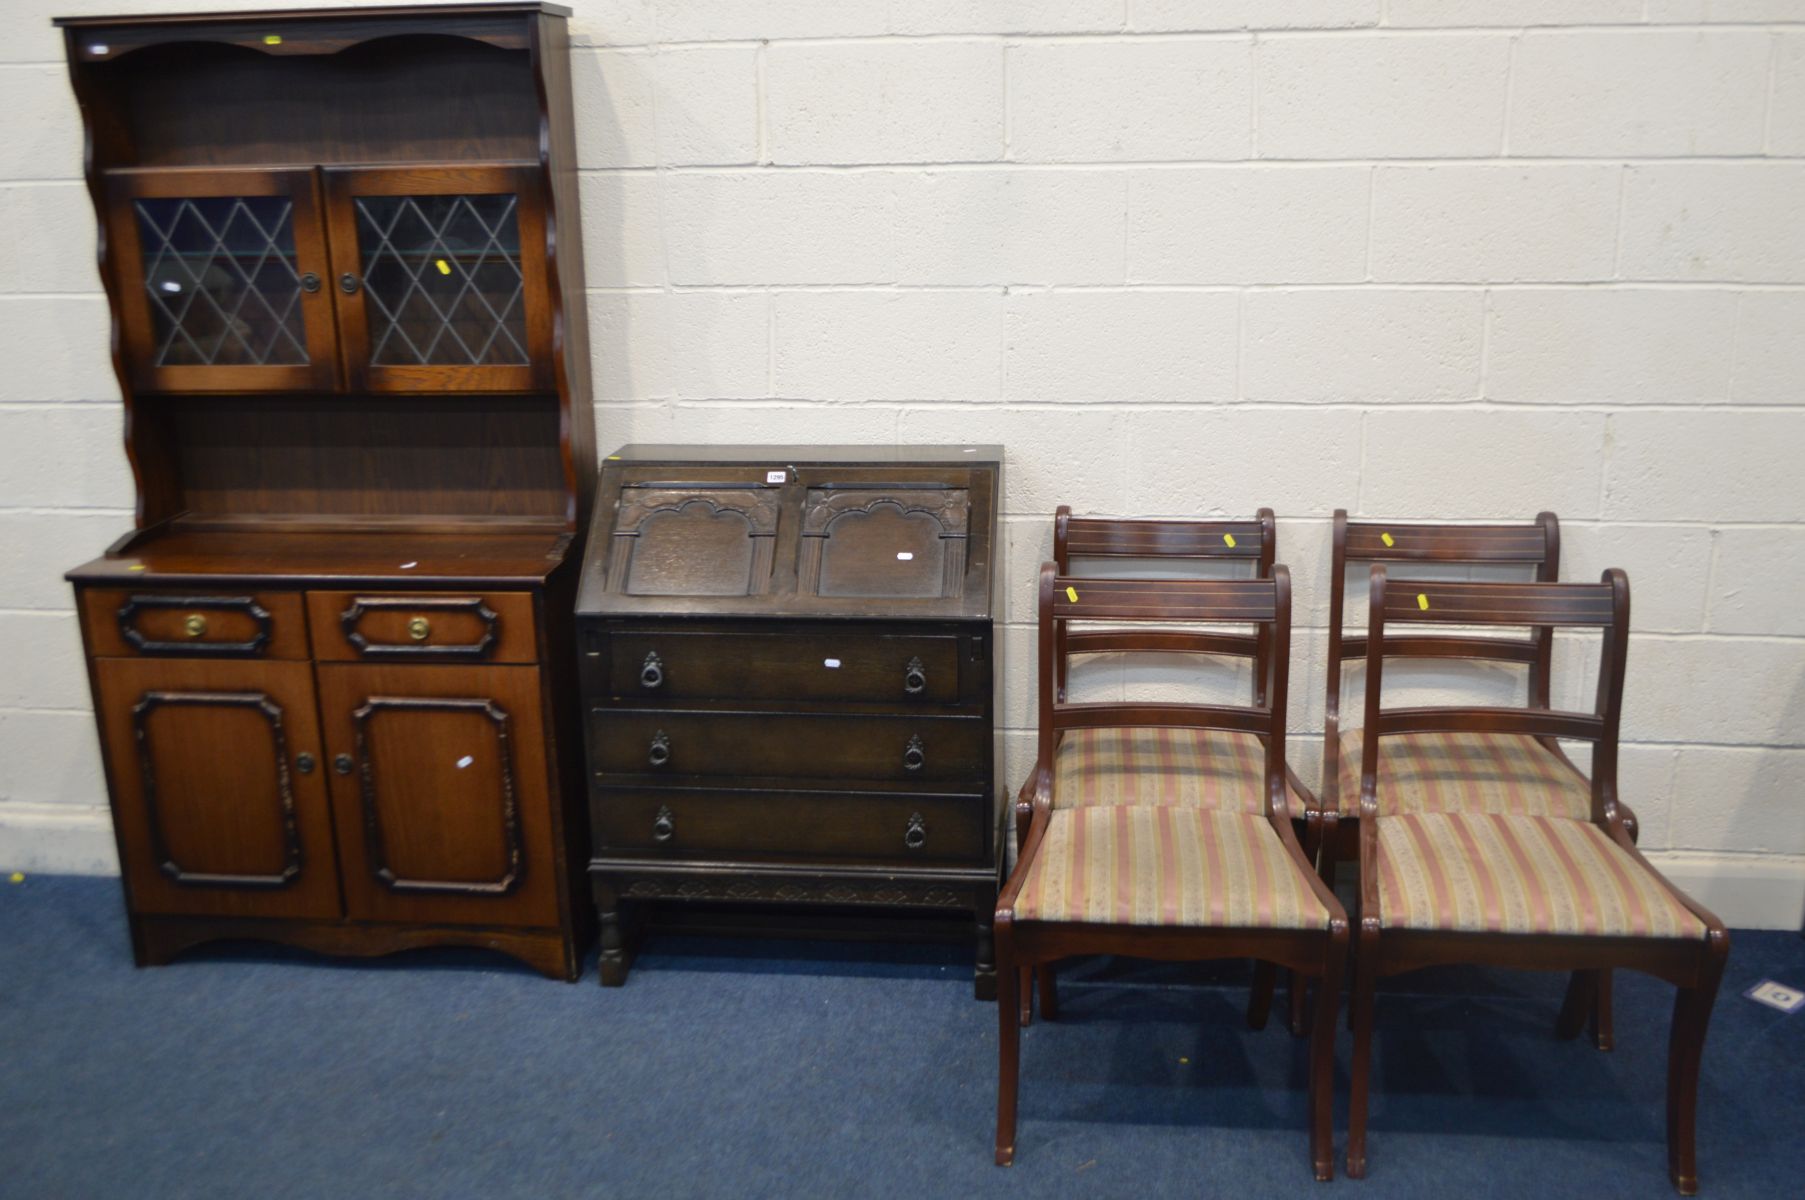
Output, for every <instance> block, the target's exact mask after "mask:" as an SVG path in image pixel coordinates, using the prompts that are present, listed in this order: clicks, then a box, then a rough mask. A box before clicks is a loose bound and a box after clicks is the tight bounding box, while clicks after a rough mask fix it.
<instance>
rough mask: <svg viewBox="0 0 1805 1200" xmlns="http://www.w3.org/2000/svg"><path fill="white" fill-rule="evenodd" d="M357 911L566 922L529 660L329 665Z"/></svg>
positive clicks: (324, 702) (338, 811)
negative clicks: (540, 799)
mask: <svg viewBox="0 0 1805 1200" xmlns="http://www.w3.org/2000/svg"><path fill="white" fill-rule="evenodd" d="M318 673H319V679H320V713H321V717H322V720H323V721H324V723H325V731H326V745H327V751H328V755H329V758H330V760H331V761H330V764H329V765H330V778H331V782H332V809H333V816H334V819H335V821H336V823H337V827H338V845H339V856H340V858H341V859H342V861H343V864H344V872H343V874H344V884H345V906H346V909H347V911H348V912H349V914H350V915H351V916H353V917H356V918H359V919H364V920H380V921H397V922H414V921H418V922H423V923H433V922H447V923H449V922H465V923H469V924H472V925H476V924H482V925H537V926H542V927H543V926H555V925H556V924H557V923H558V911H557V910H558V906H557V874H558V872H557V870H556V869H555V866H554V859H553V850H552V831H551V814H550V812H549V811H548V809H547V807H546V805H545V804H544V803H537V804H529V803H526V802H525V801H526V800H528V799H529V798H532V797H535V796H543V795H544V794H545V789H546V785H547V774H548V766H547V762H546V746H545V738H544V736H543V734H542V733H541V732H540V731H541V730H542V728H543V722H542V720H541V714H540V690H539V676H538V672H537V671H536V670H534V669H533V668H531V667H414V666H380V667H376V666H339V665H323V666H321V667H320V668H319V672H318Z"/></svg>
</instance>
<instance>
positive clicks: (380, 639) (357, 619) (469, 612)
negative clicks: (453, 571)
mask: <svg viewBox="0 0 1805 1200" xmlns="http://www.w3.org/2000/svg"><path fill="white" fill-rule="evenodd" d="M307 615H308V619H309V621H310V622H311V624H312V626H313V647H314V649H313V656H314V658H315V659H318V660H320V661H322V662H324V661H333V662H392V663H410V662H423V663H431V662H442V663H477V662H485V663H533V662H537V661H538V660H539V659H538V645H537V642H536V640H535V638H534V636H533V596H532V593H530V592H486V593H474V594H473V593H468V592H466V593H464V594H461V595H460V594H457V593H453V592H443V593H441V592H382V591H362V592H309V593H308V594H307Z"/></svg>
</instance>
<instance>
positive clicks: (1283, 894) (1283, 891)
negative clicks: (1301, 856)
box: [1015, 806, 1329, 929]
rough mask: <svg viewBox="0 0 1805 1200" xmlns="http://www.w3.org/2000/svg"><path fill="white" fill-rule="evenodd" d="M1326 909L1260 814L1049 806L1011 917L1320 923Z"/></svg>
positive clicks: (1270, 925)
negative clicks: (1043, 830) (1043, 834)
mask: <svg viewBox="0 0 1805 1200" xmlns="http://www.w3.org/2000/svg"><path fill="white" fill-rule="evenodd" d="M1328 918H1329V914H1328V911H1327V910H1326V909H1325V908H1324V907H1323V905H1322V903H1321V901H1319V900H1317V898H1316V895H1315V893H1314V892H1312V891H1311V889H1310V882H1309V878H1308V876H1306V875H1305V873H1304V871H1303V869H1302V868H1301V867H1300V866H1299V865H1298V863H1297V861H1296V860H1295V859H1293V858H1292V856H1291V855H1290V854H1289V853H1287V851H1286V850H1285V845H1284V843H1283V842H1281V841H1280V840H1279V836H1278V834H1277V833H1275V832H1274V831H1273V828H1272V825H1271V824H1270V823H1269V822H1268V821H1267V819H1266V818H1265V817H1264V816H1263V815H1257V814H1247V813H1233V812H1207V811H1203V810H1199V809H1191V808H1173V807H1153V808H1136V807H1127V806H1121V807H1115V808H1081V809H1062V810H1055V811H1054V812H1053V813H1052V814H1051V817H1050V820H1049V823H1048V825H1047V833H1046V837H1045V839H1044V840H1043V841H1042V842H1041V846H1040V851H1039V853H1037V854H1036V855H1035V856H1034V859H1033V861H1032V862H1031V863H1030V865H1029V870H1028V875H1027V878H1026V879H1025V880H1023V882H1022V888H1021V893H1020V894H1019V895H1018V896H1017V898H1016V904H1015V919H1016V920H1018V921H1081V922H1085V923H1087V924H1103V925H1190V926H1218V927H1223V926H1226V927H1230V928H1243V929H1320V928H1322V927H1323V926H1324V925H1325V924H1326V923H1327V921H1328Z"/></svg>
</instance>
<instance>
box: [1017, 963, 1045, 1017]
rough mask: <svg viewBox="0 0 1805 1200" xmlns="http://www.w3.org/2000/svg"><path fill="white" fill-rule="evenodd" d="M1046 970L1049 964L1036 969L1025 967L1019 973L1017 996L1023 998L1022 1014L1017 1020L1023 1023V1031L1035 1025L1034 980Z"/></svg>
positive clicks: (1043, 964) (1021, 1004)
mask: <svg viewBox="0 0 1805 1200" xmlns="http://www.w3.org/2000/svg"><path fill="white" fill-rule="evenodd" d="M1046 969H1047V964H1045V963H1042V964H1040V965H1039V966H1035V967H1023V968H1022V969H1021V970H1020V971H1019V972H1018V974H1019V976H1020V979H1019V981H1018V990H1017V993H1016V994H1017V995H1019V996H1020V997H1021V1003H1020V1008H1021V1012H1020V1014H1019V1016H1018V1018H1017V1019H1018V1020H1019V1021H1020V1022H1021V1027H1022V1028H1023V1029H1026V1028H1027V1027H1028V1026H1030V1025H1032V1024H1034V979H1035V976H1036V975H1038V974H1039V973H1040V972H1042V971H1045V970H1046Z"/></svg>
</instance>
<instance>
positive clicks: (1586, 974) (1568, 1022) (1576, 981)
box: [1554, 970, 1598, 1042]
mask: <svg viewBox="0 0 1805 1200" xmlns="http://www.w3.org/2000/svg"><path fill="white" fill-rule="evenodd" d="M1597 995H1598V972H1597V971H1590V970H1587V971H1575V972H1573V974H1572V975H1571V976H1569V977H1568V979H1567V996H1566V999H1564V1000H1562V1001H1561V1015H1560V1016H1558V1017H1556V1018H1555V1020H1554V1036H1555V1037H1558V1038H1560V1039H1561V1041H1563V1042H1564V1041H1567V1040H1569V1039H1570V1038H1575V1037H1578V1036H1579V1031H1580V1030H1581V1029H1582V1028H1584V1027H1585V1024H1586V1020H1587V1018H1588V1017H1589V1016H1590V1015H1591V1014H1592V1012H1593V1011H1595V1009H1594V1006H1595V1005H1596V1003H1597Z"/></svg>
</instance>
